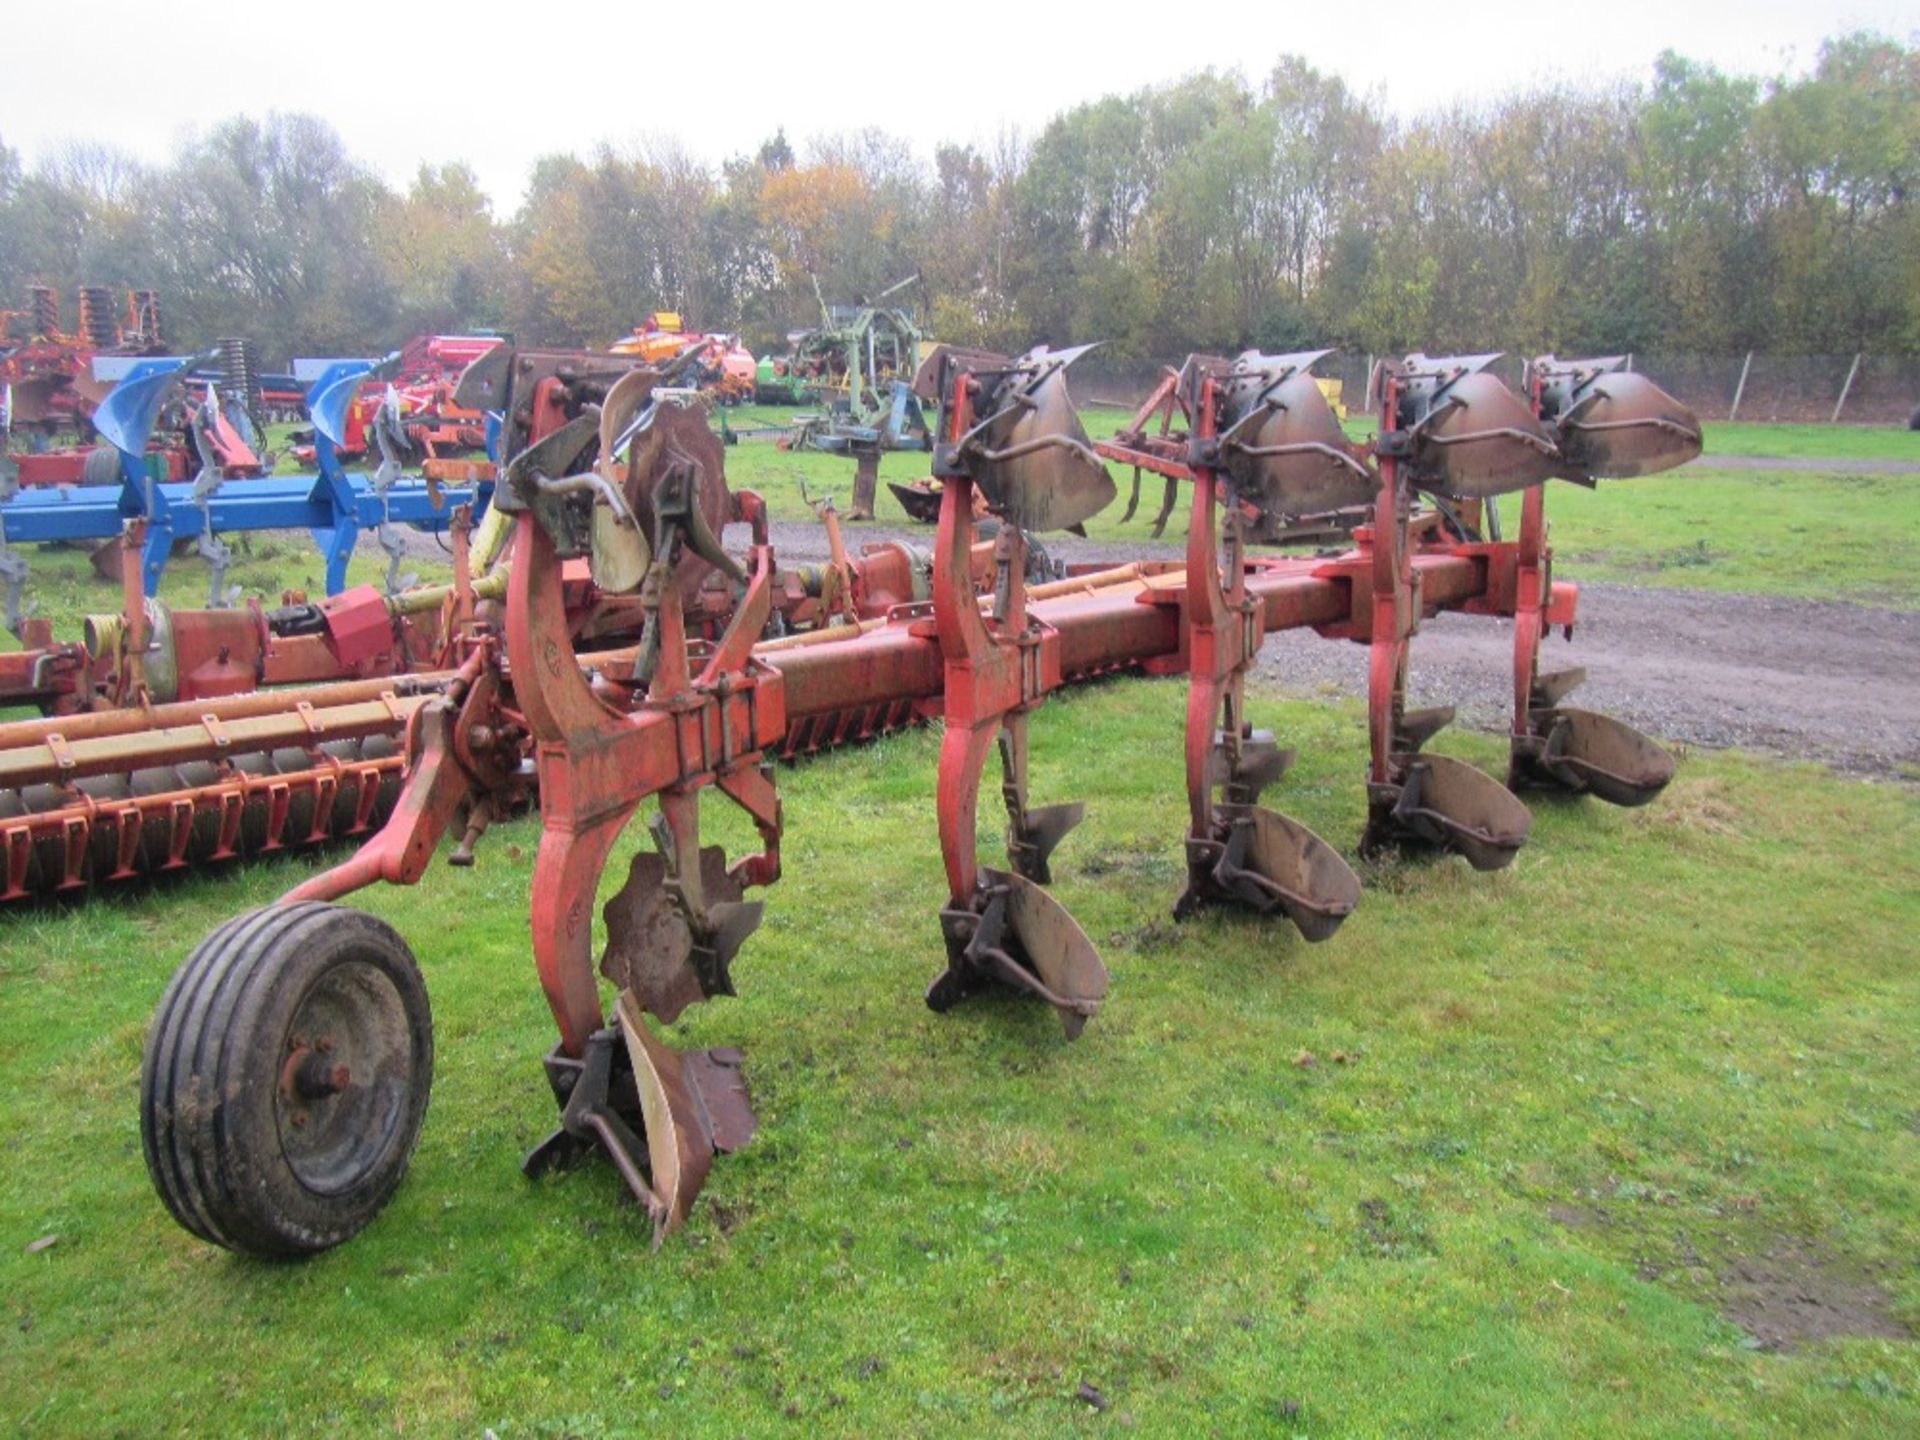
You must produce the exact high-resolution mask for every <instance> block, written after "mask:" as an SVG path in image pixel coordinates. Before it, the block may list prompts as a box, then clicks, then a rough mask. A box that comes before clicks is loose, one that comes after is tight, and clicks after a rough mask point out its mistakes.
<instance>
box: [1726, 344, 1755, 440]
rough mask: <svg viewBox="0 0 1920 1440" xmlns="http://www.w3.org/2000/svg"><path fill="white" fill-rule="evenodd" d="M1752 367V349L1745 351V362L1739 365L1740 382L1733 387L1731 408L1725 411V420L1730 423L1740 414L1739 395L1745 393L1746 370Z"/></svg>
mask: <svg viewBox="0 0 1920 1440" xmlns="http://www.w3.org/2000/svg"><path fill="white" fill-rule="evenodd" d="M1752 368H1753V351H1751V350H1749V351H1747V358H1746V362H1745V363H1744V364H1742V365H1741V367H1740V383H1739V384H1738V385H1736V386H1734V387H1733V408H1732V409H1730V410H1728V411H1727V421H1728V423H1729V424H1731V423H1732V422H1733V421H1734V420H1736V419H1738V418H1739V415H1740V397H1741V396H1742V395H1744V394H1746V393H1747V371H1749V370H1751V369H1752Z"/></svg>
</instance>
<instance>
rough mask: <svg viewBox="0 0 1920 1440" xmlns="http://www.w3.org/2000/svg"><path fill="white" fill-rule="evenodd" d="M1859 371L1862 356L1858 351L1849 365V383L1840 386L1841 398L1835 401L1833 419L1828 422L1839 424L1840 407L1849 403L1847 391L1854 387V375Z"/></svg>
mask: <svg viewBox="0 0 1920 1440" xmlns="http://www.w3.org/2000/svg"><path fill="white" fill-rule="evenodd" d="M1859 373H1860V356H1859V355H1858V353H1856V354H1855V355H1854V357H1853V364H1851V365H1849V366H1848V367H1847V383H1846V384H1844V385H1842V386H1841V387H1840V398H1839V399H1838V400H1836V401H1834V402H1833V419H1832V420H1831V421H1829V422H1828V423H1829V424H1833V425H1838V424H1839V423H1840V407H1841V406H1843V405H1845V404H1846V403H1847V393H1848V392H1849V391H1850V390H1852V389H1853V377H1854V376H1856V375H1858V374H1859Z"/></svg>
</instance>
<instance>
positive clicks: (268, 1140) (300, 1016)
mask: <svg viewBox="0 0 1920 1440" xmlns="http://www.w3.org/2000/svg"><path fill="white" fill-rule="evenodd" d="M432 1084H433V1016H432V1013H431V1011H430V1010H429V1008H428V1005H427V989H426V984H425V982H424V981H423V980H422V979H421V978H420V969H419V966H417V965H416V964H415V963H414V959H413V953H412V952H411V951H410V950H409V949H408V948H407V944H406V942H405V941H404V940H402V939H401V938H400V936H399V935H398V934H397V933H395V931H394V930H393V928H392V927H391V926H390V925H388V924H386V923H385V922H384V921H381V920H377V919H375V918H374V917H373V916H371V915H368V914H366V913H365V912H363V911H360V910H353V909H350V908H347V907H345V906H340V905H324V904H318V903H312V902H309V903H304V904H297V905H270V906H268V907H267V908H265V909H263V910H255V911H252V912H250V913H248V914H245V915H241V916H238V917H236V918H235V919H232V920H229V921H228V922H227V923H226V924H224V925H222V926H221V927H220V928H219V929H218V930H215V931H214V932H213V933H212V934H211V935H209V936H207V938H206V939H205V940H203V941H201V942H200V944H199V946H198V947H197V948H196V949H195V950H194V952H193V953H192V954H191V955H189V956H188V957H187V960H186V963H185V964H183V965H182V966H181V967H180V968H179V970H178V971H176V972H175V974H174V977H173V982H172V983H171V984H170V985H169V986H168V987H167V992H166V994H165V995H164V996H163V997H162V998H161V1001H160V1008H159V1009H158V1010H157V1011H156V1012H155V1015H154V1021H153V1027H152V1029H151V1030H150V1031H149V1032H148V1034H147V1049H146V1057H145V1060H144V1062H143V1064H142V1066H141V1070H140V1139H141V1144H142V1146H143V1148H144V1149H145V1151H146V1157H147V1172H148V1174H150V1175H151V1176H152V1177H153V1185H154V1189H156V1190H157V1191H159V1193H160V1198H161V1200H162V1201H163V1202H165V1204H166V1207H167V1209H168V1210H169V1211H170V1212H171V1213H172V1215H173V1218H174V1219H176V1220H178V1221H179V1222H180V1223H181V1225H183V1226H185V1227H186V1228H187V1229H188V1230H190V1231H192V1232H193V1233H194V1234H195V1235H198V1236H199V1237H200V1238H201V1239H203V1240H209V1241H212V1242H213V1243H214V1244H216V1245H224V1246H226V1247H227V1248H228V1249H229V1250H237V1251H241V1252H243V1253H245V1254H248V1255H257V1256H261V1257H263V1258H267V1259H297V1258H300V1257H302V1256H306V1255H313V1254H317V1253H318V1252H319V1251H322V1250H327V1249H330V1248H331V1247H333V1246H335V1245H338V1244H340V1243H341V1242H342V1241H344V1240H348V1239H351V1238H352V1237H353V1236H354V1235H356V1234H358V1233H359V1232H360V1231H361V1230H362V1229H364V1228H365V1227H366V1225H367V1224H368V1222H369V1221H371V1220H372V1219H373V1217H374V1216H375V1215H377V1214H378V1213H379V1212H380V1208H381V1207H382V1206H383V1205H385V1204H386V1203H387V1201H388V1200H389V1199H390V1198H391V1197H392V1195H393V1192H394V1190H395V1188H396V1187H398V1185H399V1184H400V1181H401V1178H402V1177H403V1176H404V1175H405V1174H406V1170H407V1162H408V1160H409V1159H411V1158H412V1155H413V1147H414V1143H415V1141H417V1140H418V1139H419V1136H420V1123H421V1121H422V1120H423V1119H424V1118H425V1115H426V1110H427V1095H428V1092H429V1090H430V1089H431V1088H432Z"/></svg>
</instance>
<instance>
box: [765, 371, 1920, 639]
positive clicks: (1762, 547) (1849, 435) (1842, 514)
mask: <svg viewBox="0 0 1920 1440" xmlns="http://www.w3.org/2000/svg"><path fill="white" fill-rule="evenodd" d="M1086 419H1087V425H1088V430H1089V432H1090V433H1091V434H1092V435H1094V436H1095V437H1096V438H1102V437H1105V436H1107V435H1110V434H1112V433H1113V431H1114V430H1115V429H1116V428H1117V427H1118V426H1119V425H1120V424H1121V423H1122V422H1123V421H1124V419H1125V416H1124V415H1123V414H1122V413H1121V412H1120V411H1118V410H1111V409H1104V408H1103V409H1096V410H1089V411H1088V412H1086ZM1722 431H1725V432H1727V433H1725V434H1722V433H1720V432H1722ZM1774 432H1779V433H1777V434H1776V433H1774ZM1822 441H1824V442H1826V443H1827V444H1828V446H1829V448H1828V449H1827V450H1825V451H1824V452H1819V453H1823V454H1825V455H1826V456H1828V457H1829V458H1834V459H1848V458H1863V459H1874V458H1913V459H1916V460H1920V436H1915V435H1912V434H1910V433H1909V432H1907V431H1905V430H1895V429H1891V428H1882V429H1873V428H1868V427H1847V426H1831V427H1830V426H1817V425H1797V426H1796V425H1740V426H1711V425H1710V426H1709V427H1708V440H1707V444H1708V449H1707V453H1706V455H1705V456H1704V457H1703V458H1702V459H1701V460H1699V461H1697V462H1695V464H1693V465H1692V466H1689V467H1688V468H1686V469H1684V470H1681V471H1676V472H1671V473H1669V474H1666V475H1656V476H1650V477H1648V478H1646V479H1643V480H1624V481H1608V482H1604V483H1603V484H1601V485H1600V487H1599V488H1598V489H1597V490H1583V489H1581V488H1580V487H1579V486H1576V485H1561V484H1556V485H1552V486H1550V487H1549V489H1548V505H1547V512H1548V517H1549V521H1550V524H1551V527H1552V538H1553V543H1554V547H1555V551H1556V554H1557V558H1558V567H1559V568H1558V573H1559V574H1560V576H1561V578H1565V579H1574V580H1578V579H1582V578H1586V579H1596V580H1618V581H1625V582H1629V583H1633V584H1648V585H1679V586H1686V587H1689V588H1694V589H1707V590H1737V591H1743V592H1747V593H1753V594H1769V595H1794V596H1801V597H1807V598H1814V599H1840V600H1852V601H1857V602H1860V603H1864V604H1872V605H1895V606H1906V605H1913V604H1915V603H1920V475H1900V474H1867V475H1853V474H1846V473H1842V472H1838V471H1835V472H1821V471H1802V470H1791V471H1761V470H1728V469H1719V470H1716V469H1715V468H1714V463H1713V462H1714V457H1715V456H1716V455H1731V454H1744V455H1783V456H1784V455H1800V454H1805V453H1807V452H1808V450H1809V449H1810V447H1812V446H1814V445H1816V444H1818V443H1821V442H1822ZM727 467H728V468H727V473H728V476H729V478H730V479H731V481H732V482H733V483H734V484H735V485H740V486H747V487H750V488H752V489H755V490H758V491H759V492H760V493H761V494H762V495H764V496H765V497H766V499H767V501H768V504H769V506H770V507H771V508H772V510H773V512H774V514H775V515H777V516H779V517H780V518H782V519H803V518H805V517H806V515H807V513H808V512H807V509H806V506H805V503H804V502H803V500H802V494H801V492H802V487H803V485H804V486H805V488H806V490H807V492H808V493H810V494H812V495H813V496H815V497H816V498H818V497H819V496H821V495H828V494H830V495H832V496H834V497H835V499H836V501H837V502H838V503H839V505H840V507H841V509H843V510H844V509H845V508H846V507H847V504H848V496H849V494H850V492H851V488H852V483H853V465H852V462H851V461H848V460H844V459H840V458H838V457H836V456H830V455H819V454H807V453H792V452H787V451H781V450H777V449H775V448H774V447H773V446H771V445H769V444H766V443H764V442H742V443H741V444H739V445H737V446H734V447H733V448H731V449H730V450H729V451H728V454H727ZM926 473H927V457H926V456H925V454H923V453H921V452H917V451H906V452H896V453H894V454H890V455H887V456H885V457H883V459H882V461H881V467H880V476H881V481H882V484H881V487H880V497H879V510H880V516H881V519H882V520H884V521H887V522H889V523H892V524H900V523H903V522H904V521H905V518H906V517H905V513H904V512H903V511H902V510H901V509H900V508H899V504H898V502H897V501H896V500H895V499H894V498H893V496H892V495H891V493H889V492H888V490H887V488H886V484H885V482H886V481H888V480H899V481H906V480H910V479H916V478H920V477H923V476H925V475H926ZM1112 474H1113V478H1114V481H1115V483H1116V484H1118V485H1119V486H1120V487H1121V499H1120V501H1119V502H1117V503H1116V504H1114V505H1112V506H1109V507H1108V509H1107V510H1106V511H1105V512H1104V513H1103V514H1100V515H1098V516H1095V517H1094V518H1093V519H1092V520H1091V521H1089V522H1088V524H1087V531H1088V534H1089V535H1090V536H1091V537H1092V538H1093V539H1094V540H1097V541H1109V542H1112V543H1116V544H1141V543H1145V542H1146V540H1147V539H1148V532H1149V528H1150V525H1151V521H1152V519H1153V516H1154V513H1155V512H1156V511H1157V510H1158V508H1159V504H1160V496H1161V488H1162V485H1163V482H1162V481H1161V480H1160V479H1159V478H1158V477H1156V476H1153V475H1148V476H1146V477H1145V480H1144V484H1143V488H1142V498H1141V504H1140V508H1139V511H1138V513H1136V514H1135V516H1134V518H1133V519H1132V520H1131V521H1129V522H1127V523H1126V524H1122V523H1121V522H1120V515H1121V512H1122V510H1123V509H1124V506H1125V496H1126V492H1127V490H1128V488H1129V487H1130V485H1131V483H1132V477H1131V472H1129V471H1126V470H1123V469H1122V468H1120V467H1118V466H1115V467H1112ZM1507 508H1508V513H1509V515H1510V517H1514V518H1517V516H1518V508H1517V505H1516V504H1514V503H1512V502H1509V504H1508V507H1507ZM1186 515H1187V509H1186V494H1185V492H1184V491H1183V492H1182V494H1181V498H1180V502H1179V504H1178V505H1177V506H1176V508H1175V511H1174V516H1173V519H1172V521H1171V523H1170V524H1169V526H1168V529H1167V534H1168V536H1169V537H1170V538H1171V540H1172V541H1173V542H1175V543H1177V542H1178V540H1179V537H1180V536H1181V535H1183V534H1184V533H1185V529H1186ZM1510 523H1511V521H1510ZM929 533H931V532H929ZM850 537H851V538H852V540H853V541H855V542H856V543H857V541H858V538H859V531H858V529H857V528H855V529H853V530H851V531H850Z"/></svg>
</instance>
